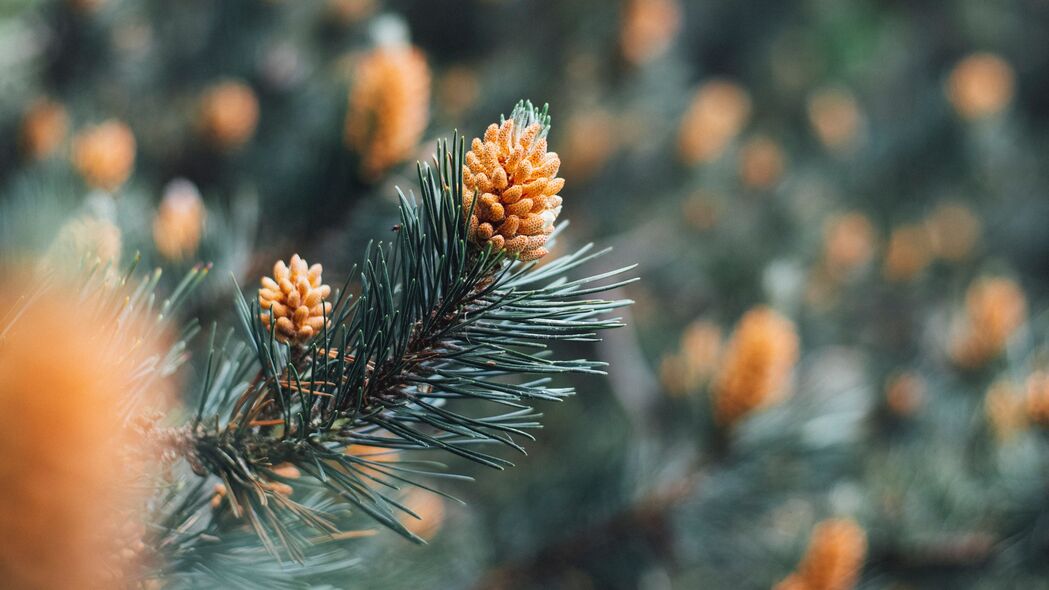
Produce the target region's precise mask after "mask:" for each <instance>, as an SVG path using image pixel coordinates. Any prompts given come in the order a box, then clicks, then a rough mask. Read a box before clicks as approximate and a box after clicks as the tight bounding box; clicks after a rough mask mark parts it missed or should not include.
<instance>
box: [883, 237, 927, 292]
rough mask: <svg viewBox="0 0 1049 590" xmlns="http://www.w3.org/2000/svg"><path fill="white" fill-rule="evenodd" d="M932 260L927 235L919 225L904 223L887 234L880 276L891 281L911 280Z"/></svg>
mask: <svg viewBox="0 0 1049 590" xmlns="http://www.w3.org/2000/svg"><path fill="white" fill-rule="evenodd" d="M930 262H932V252H931V251H930V246H929V235H928V233H927V232H926V231H925V228H923V227H922V226H920V225H917V224H904V225H901V226H899V227H896V228H894V229H893V230H892V233H891V234H889V245H888V247H887V249H886V252H885V262H884V263H883V266H882V276H884V277H885V279H886V280H888V281H892V282H905V281H911V280H913V279H914V278H915V277H917V276H918V275H919V274H921V272H922V271H923V270H925V268H926V267H927V266H929V263H930Z"/></svg>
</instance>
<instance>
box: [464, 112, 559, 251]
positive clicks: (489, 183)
mask: <svg viewBox="0 0 1049 590" xmlns="http://www.w3.org/2000/svg"><path fill="white" fill-rule="evenodd" d="M523 120H524V119H523V117H514V118H511V119H508V120H506V121H503V123H502V125H495V124H492V125H489V126H488V129H487V131H485V134H484V141H481V140H480V139H478V138H474V140H473V143H472V145H471V150H470V151H469V152H467V154H466V165H464V166H463V185H464V188H463V210H464V211H465V212H468V213H469V212H471V209H472V213H471V214H470V236H471V238H472V239H474V240H475V241H477V242H478V243H481V244H484V243H489V242H491V243H492V244H493V245H494V246H495V247H496V248H498V249H500V250H504V251H505V252H507V253H508V254H513V255H516V256H517V258H518V259H520V260H536V259H538V258H542V257H543V256H545V255H546V254H547V250H546V248H544V247H543V245H545V244H546V241H547V239H549V236H550V234H551V233H552V232H553V229H554V221H555V220H556V219H557V215H558V214H559V213H560V212H561V197H560V196H558V194H557V193H558V192H559V191H560V190H561V188H562V187H564V185H565V180H564V179H563V178H557V177H556V176H557V170H558V168H560V166H561V159H560V158H559V157H558V156H557V153H555V152H547V151H546V138H545V137H544V135H545V134H544V133H543V131H544V129H543V126H542V125H541V124H540V123H532V124H530V125H528V126H524V125H522V124H521V123H522V121H523ZM478 194H480V197H478V196H477V195H478Z"/></svg>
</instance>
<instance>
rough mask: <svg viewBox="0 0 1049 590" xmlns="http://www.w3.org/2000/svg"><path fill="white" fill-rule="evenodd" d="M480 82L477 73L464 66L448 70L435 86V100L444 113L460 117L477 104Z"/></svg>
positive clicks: (479, 94)
mask: <svg viewBox="0 0 1049 590" xmlns="http://www.w3.org/2000/svg"><path fill="white" fill-rule="evenodd" d="M480 96H481V82H480V81H479V80H478V79H477V73H476V72H474V71H473V70H472V69H470V68H468V67H466V66H453V67H450V68H448V69H447V70H446V71H445V72H444V75H442V76H441V78H440V81H439V82H438V84H437V99H438V100H439V101H440V103H441V106H442V107H443V108H444V110H445V112H447V113H448V114H450V115H452V116H453V117H461V116H462V115H463V113H465V112H467V111H468V110H470V109H471V108H473V106H474V105H475V104H476V103H477V99H478V97H480Z"/></svg>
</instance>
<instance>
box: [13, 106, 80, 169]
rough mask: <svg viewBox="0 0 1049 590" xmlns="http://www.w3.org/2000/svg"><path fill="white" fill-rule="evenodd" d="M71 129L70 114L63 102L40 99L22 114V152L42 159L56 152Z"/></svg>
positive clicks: (27, 155) (33, 157)
mask: <svg viewBox="0 0 1049 590" xmlns="http://www.w3.org/2000/svg"><path fill="white" fill-rule="evenodd" d="M68 131H69V115H68V114H67V113H66V109H65V107H63V106H62V105H61V104H59V103H57V102H54V101H51V100H48V99H46V98H42V99H38V100H37V101H36V102H34V103H33V104H32V106H30V107H29V110H27V111H26V113H25V115H23V116H22V127H21V130H20V131H19V143H20V145H21V148H22V153H23V154H24V155H25V156H26V157H27V158H31V159H34V160H42V159H44V158H46V157H48V156H50V155H51V154H53V153H55V150H56V149H58V146H59V145H61V143H62V140H64V139H65V138H66V133H68Z"/></svg>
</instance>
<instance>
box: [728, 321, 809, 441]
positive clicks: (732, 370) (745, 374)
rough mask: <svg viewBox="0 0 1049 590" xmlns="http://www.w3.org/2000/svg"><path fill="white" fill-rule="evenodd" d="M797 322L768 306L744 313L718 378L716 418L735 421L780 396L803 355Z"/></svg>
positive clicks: (729, 424)
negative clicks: (800, 351) (796, 327)
mask: <svg viewBox="0 0 1049 590" xmlns="http://www.w3.org/2000/svg"><path fill="white" fill-rule="evenodd" d="M798 346H799V342H798V334H797V331H796V329H795V327H794V322H792V321H790V320H789V319H787V318H785V317H783V316H782V315H780V314H779V313H778V312H776V311H775V310H773V309H771V308H769V307H764V306H761V307H756V308H754V309H751V310H750V311H748V312H747V313H745V314H744V315H743V317H742V318H741V319H740V321H739V324H738V325H737V326H736V331H735V333H733V335H732V339H731V340H730V341H729V343H728V346H727V348H726V350H725V353H724V355H723V356H722V362H721V369H720V371H719V372H718V375H717V377H716V378H715V381H714V388H713V396H714V417H715V419H716V420H717V422H718V424H720V425H722V426H732V425H734V424H735V423H737V422H738V421H739V420H740V419H741V418H743V417H744V416H746V415H747V414H749V413H751V412H753V411H754V410H756V409H758V408H761V407H763V406H766V405H768V404H770V403H774V402H776V401H778V400H779V399H781V398H782V397H783V395H785V394H786V393H787V390H788V385H789V384H788V380H789V378H790V373H791V371H793V369H794V365H795V363H797V360H798Z"/></svg>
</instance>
